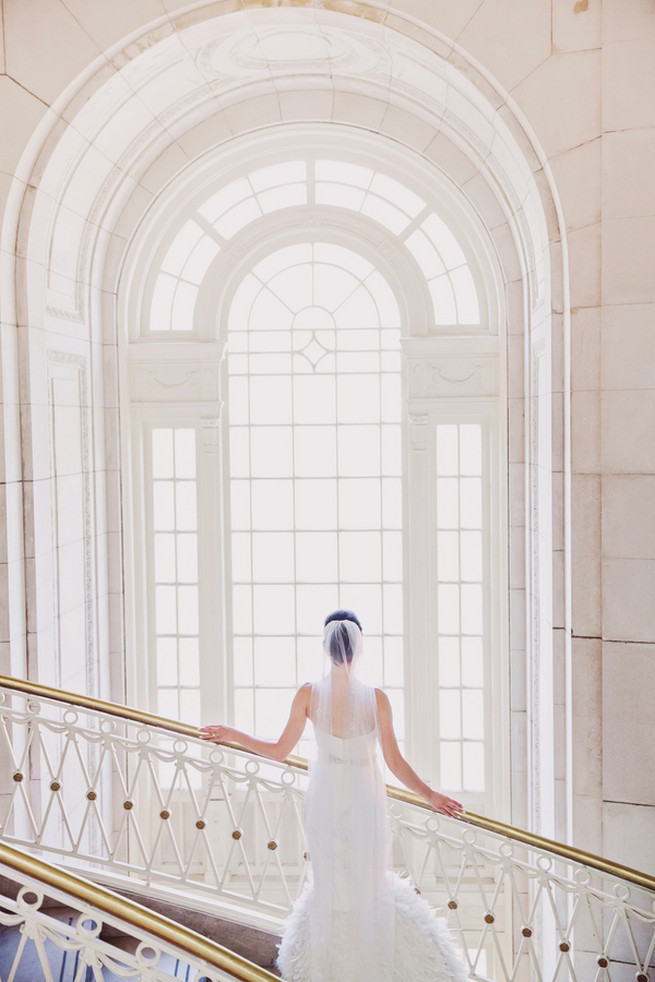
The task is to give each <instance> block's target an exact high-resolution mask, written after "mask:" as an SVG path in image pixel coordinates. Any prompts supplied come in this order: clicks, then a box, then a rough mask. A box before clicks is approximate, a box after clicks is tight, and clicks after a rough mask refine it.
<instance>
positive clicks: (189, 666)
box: [150, 427, 200, 723]
mask: <svg viewBox="0 0 655 982" xmlns="http://www.w3.org/2000/svg"><path fill="white" fill-rule="evenodd" d="M150 472H151V476H152V480H151V508H150V516H151V517H150V525H151V528H150V546H151V549H150V556H151V565H152V582H153V584H154V646H155V665H156V683H155V686H156V691H157V711H158V712H159V713H160V714H161V715H162V716H166V717H169V718H171V719H181V720H183V721H185V722H188V723H195V722H197V720H198V719H199V718H200V663H199V631H200V625H199V611H198V524H197V515H196V512H197V508H196V500H197V487H196V433H195V430H194V429H192V428H191V427H155V428H154V429H153V430H152V434H151V440H150Z"/></svg>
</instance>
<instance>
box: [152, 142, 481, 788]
mask: <svg viewBox="0 0 655 982" xmlns="http://www.w3.org/2000/svg"><path fill="white" fill-rule="evenodd" d="M390 170H393V168H390ZM398 174H399V172H398V170H397V169H396V171H395V172H394V174H393V175H392V174H391V173H385V172H384V169H382V168H379V167H375V166H373V165H368V164H367V161H366V158H363V159H362V161H361V162H355V161H350V160H348V159H337V158H332V157H329V155H327V154H325V153H323V154H322V155H321V154H320V153H316V155H310V154H304V155H302V159H301V158H300V156H299V155H296V156H295V157H291V158H290V159H289V160H287V161H282V162H277V163H272V164H270V165H269V166H266V167H263V168H262V167H259V168H253V169H252V170H251V171H250V172H244V170H243V168H241V170H240V173H239V175H238V176H232V177H229V176H228V178H227V179H225V181H224V183H223V184H222V186H219V187H218V189H217V185H216V184H214V186H213V187H212V188H210V189H208V191H207V192H205V193H204V195H200V194H198V193H196V196H195V199H194V201H193V203H191V204H187V206H186V207H185V209H184V211H181V212H180V213H179V215H178V218H177V220H176V222H174V223H173V224H171V225H170V233H169V236H168V240H167V241H165V243H163V244H162V245H160V246H159V250H158V253H157V255H158V257H159V258H158V260H157V261H156V263H155V265H154V267H152V268H151V272H150V274H149V278H148V281H147V282H148V283H149V290H150V292H149V293H148V292H147V291H146V295H145V296H146V299H145V308H144V310H145V314H146V318H145V323H144V325H143V330H142V334H141V337H142V338H143V339H150V340H152V341H155V340H162V341H166V342H168V343H170V342H179V343H181V344H182V343H188V342H192V341H194V339H198V340H200V339H202V338H205V339H207V338H209V337H210V336H211V318H212V317H213V318H214V321H215V322H216V321H217V320H218V321H219V324H218V334H219V336H220V337H221V338H222V339H223V340H224V341H225V342H226V355H225V358H224V361H223V366H222V372H223V382H222V385H223V393H222V398H223V400H224V407H223V410H222V416H221V421H220V432H221V445H222V452H221V453H220V454H218V455H217V457H216V459H217V460H219V461H220V467H219V471H217V476H216V481H217V482H218V485H220V487H221V493H220V496H219V498H216V496H214V497H212V495H210V494H208V493H206V492H203V481H204V478H203V476H202V475H203V473H206V472H207V467H208V466H209V465H208V463H207V460H206V459H205V458H204V455H203V454H202V452H201V445H200V439H199V435H200V430H199V428H198V427H199V425H200V423H199V420H195V421H194V420H193V419H190V418H189V411H188V410H184V412H183V413H182V416H181V417H180V418H179V420H177V421H176V420H175V417H174V414H173V415H171V412H170V407H168V409H167V415H166V420H165V423H163V422H157V418H160V417H157V414H156V413H155V417H156V418H154V419H152V420H151V421H150V422H149V423H146V422H144V423H143V424H142V425H143V426H145V429H144V431H143V432H144V434H145V439H144V443H143V447H144V457H145V465H144V466H145V474H146V477H147V478H148V480H149V481H150V491H149V495H150V502H151V506H152V507H151V508H150V506H148V512H147V527H148V535H149V537H150V544H149V550H148V553H147V554H148V556H150V557H151V558H150V559H149V561H148V563H149V568H150V573H149V574H148V577H147V578H146V579H147V580H148V587H147V589H148V591H149V593H150V596H149V599H148V606H149V609H150V610H151V612H152V613H151V626H150V629H149V638H148V647H149V649H150V651H151V656H150V657H151V664H152V666H153V668H152V669H151V675H150V679H151V681H150V685H151V691H152V692H153V694H155V696H156V701H157V706H158V709H159V711H160V712H162V713H163V714H164V715H167V716H174V717H176V716H180V717H181V718H183V719H188V720H193V719H196V718H198V716H199V709H198V707H199V706H200V707H201V705H202V698H203V684H204V683H203V679H204V678H205V675H206V671H207V669H206V665H205V662H206V660H207V659H208V658H209V659H211V658H213V657H215V651H216V645H217V644H224V645H225V651H224V652H223V654H222V657H223V664H224V665H225V676H224V677H225V679H226V681H227V683H228V688H227V691H228V692H229V701H228V704H227V706H226V711H227V712H228V713H230V715H231V718H232V719H233V721H234V723H235V725H236V726H237V727H240V728H242V729H244V730H247V731H253V730H254V731H255V732H257V733H260V734H262V735H270V734H273V733H275V732H276V730H278V729H279V727H280V726H281V725H282V724H283V722H284V719H285V717H286V712H287V710H288V706H289V703H290V700H291V698H292V695H293V692H294V691H295V689H296V687H297V686H298V685H299V684H301V683H302V682H304V681H307V680H309V679H312V678H314V677H315V676H316V674H317V671H319V670H320V651H319V650H318V649H317V633H318V631H319V629H320V625H321V623H322V618H323V617H324V615H325V613H326V612H327V611H328V610H329V609H331V608H334V607H337V606H340V605H345V606H349V607H352V608H353V609H355V610H357V611H358V612H359V613H360V614H361V615H362V618H363V619H364V622H365V623H364V627H365V638H366V653H367V657H366V660H365V666H366V668H365V672H366V676H367V680H368V681H371V682H374V683H375V684H380V685H382V686H384V688H385V690H386V691H387V692H388V694H389V696H390V698H391V701H392V705H393V709H394V717H395V723H396V727H397V730H398V732H399V734H400V736H401V738H404V737H405V736H408V734H405V733H404V709H405V700H406V698H407V682H408V675H407V658H408V631H407V628H408V624H407V612H408V586H407V570H408V556H410V554H411V550H412V549H413V548H414V547H413V546H412V543H411V542H410V541H409V539H410V537H411V535H410V531H409V529H408V527H407V515H408V509H412V510H413V512H414V513H415V514H417V515H418V514H421V515H423V516H424V521H425V527H424V528H422V529H421V530H420V534H421V536H422V537H424V538H425V539H426V541H427V542H428V543H429V550H428V552H429V560H428V561H429V564H430V568H431V571H432V572H431V573H430V578H429V580H428V581H426V582H425V583H423V584H422V589H424V590H425V589H429V590H430V591H431V593H430V595H427V594H426V597H425V603H426V608H425V609H426V612H428V613H429V611H430V610H433V611H436V620H434V621H433V622H431V623H434V632H433V636H432V638H431V639H430V640H429V646H428V650H425V651H420V652H418V655H417V657H419V658H421V659H423V660H424V662H425V666H426V674H425V679H426V684H428V685H430V686H431V689H432V691H433V692H434V704H435V706H436V705H438V707H439V709H438V713H435V714H434V718H433V719H432V720H431V721H430V724H429V725H430V727H432V728H433V729H432V730H431V733H430V734H428V739H430V740H432V742H433V745H435V746H438V748H439V749H438V752H437V753H436V756H435V758H434V759H435V764H434V768H435V773H436V772H437V771H438V775H437V776H438V777H439V778H440V780H441V782H442V784H443V786H444V787H446V788H447V789H450V790H452V791H458V792H465V793H466V792H470V793H472V794H474V795H475V794H482V793H483V792H484V790H485V787H486V786H487V785H488V782H489V778H488V774H487V767H488V764H489V760H488V759H486V758H485V753H484V746H485V744H484V741H485V734H487V732H488V727H489V725H490V716H491V709H490V703H489V698H490V694H489V693H490V690H489V679H490V677H491V674H492V667H491V662H490V658H491V649H492V647H493V645H492V632H491V630H490V623H489V610H490V605H491V604H492V603H493V602H494V601H493V599H492V596H491V594H492V592H493V590H494V584H493V580H492V578H491V576H490V572H489V571H490V569H491V568H492V562H493V561H494V556H493V549H492V536H491V526H490V501H491V500H492V498H493V500H495V501H499V500H500V498H499V497H498V494H497V490H498V489H496V490H494V487H493V481H492V478H491V469H492V464H491V462H492V460H493V458H494V454H495V453H497V451H498V447H499V446H500V444H498V443H497V440H498V439H499V436H498V432H499V431H497V429H496V428H495V424H493V422H492V421H493V418H494V413H495V412H496V408H494V407H497V405H498V404H497V402H495V401H493V402H487V403H484V404H483V402H481V401H480V400H478V401H477V403H476V404H475V407H474V411H472V410H471V405H470V403H469V404H468V407H467V408H466V410H464V406H465V402H464V401H462V400H461V399H460V402H459V403H458V402H457V400H456V399H455V400H454V401H453V399H450V400H449V401H448V404H447V406H446V411H445V415H443V414H442V415H440V413H442V407H443V406H444V405H445V404H444V403H440V402H439V401H438V400H437V401H435V400H434V399H433V400H432V401H431V402H430V401H428V402H425V401H423V402H420V400H419V402H418V403H417V402H416V400H414V402H412V400H411V398H410V397H411V392H410V389H411V386H412V385H414V384H415V383H414V382H412V381H411V378H410V376H409V375H406V377H405V381H404V382H403V373H404V372H405V369H404V367H403V366H404V359H405V349H404V343H405V342H404V340H403V339H413V335H414V336H417V335H416V329H415V324H414V322H413V317H414V315H413V314H412V310H413V309H416V310H418V309H419V308H418V306H417V296H418V295H419V294H420V295H421V297H422V298H423V299H422V300H421V303H423V305H424V306H423V309H424V310H427V309H429V310H430V314H429V317H428V320H429V322H430V323H429V324H428V325H427V328H426V327H422V328H421V329H420V330H419V331H418V336H420V335H422V336H423V337H424V338H425V339H426V341H430V343H432V342H431V339H430V335H432V336H433V337H434V339H435V340H437V341H439V343H443V342H444V340H446V341H447V339H448V338H451V339H453V340H452V344H453V345H454V347H453V349H452V350H453V351H455V352H456V351H457V350H458V349H457V345H465V344H467V343H469V342H470V340H471V338H474V337H481V336H483V335H485V334H486V335H487V337H489V335H490V334H491V335H493V334H494V333H496V329H495V327H493V326H492V327H490V325H489V324H488V323H487V320H486V312H485V311H484V310H483V308H482V307H481V304H480V300H479V290H478V288H477V286H476V279H475V277H476V276H478V275H479V274H477V273H474V269H475V268H476V267H475V266H474V265H472V263H471V256H470V249H469V248H468V247H466V246H465V245H464V242H465V239H464V238H462V239H460V238H459V237H458V235H457V234H455V232H454V231H453V226H452V225H451V224H449V223H447V222H446V221H445V220H444V217H442V215H441V214H439V213H438V210H437V207H436V206H435V203H434V202H432V201H430V200H429V198H430V195H429V193H428V192H426V191H425V186H424V185H421V183H420V182H416V183H415V184H413V185H412V187H411V188H410V187H409V186H407V184H409V183H412V182H411V181H408V182H406V183H404V182H403V181H402V180H400V179H399V176H398ZM326 216H328V217H329V220H326ZM280 221H283V223H284V224H283V225H282V226H281V225H280V224H279V223H280ZM276 222H277V223H278V224H277V225H276V224H275V223H276ZM252 229H257V233H256V238H253V231H252ZM280 229H282V231H281V232H280ZM326 231H327V232H328V233H329V234H326ZM244 236H250V238H248V239H247V241H249V242H254V241H256V242H257V248H256V249H255V250H253V252H252V258H251V259H248V258H245V260H244V256H246V257H248V252H249V249H248V248H247V247H246V246H244V245H243V244H241V243H242V242H244V241H246V239H244ZM367 236H368V242H366V237H367ZM383 244H384V246H383ZM385 250H386V258H384V257H385ZM389 250H392V251H393V250H397V252H396V253H394V254H395V255H397V256H400V257H402V262H403V263H404V264H405V267H404V268H405V269H407V270H410V273H411V275H410V277H409V279H410V280H411V277H414V279H413V281H412V282H408V283H405V282H404V281H403V279H402V276H401V275H399V274H398V275H396V274H397V270H395V269H393V261H392V260H390V259H389V257H390V255H391V254H392V252H390V251H389ZM236 270H239V272H238V275H235V271H236ZM392 270H393V272H392ZM217 271H218V272H217ZM394 275H395V277H396V278H395V279H394ZM223 280H224V281H225V284H226V288H225V289H224V290H223V293H222V294H221V295H220V296H219V295H218V294H217V292H216V288H215V283H219V285H220V283H221V282H222V281H223ZM228 283H229V288H227V284H228ZM211 289H213V290H214V292H213V293H211ZM403 291H404V295H403ZM219 292H220V291H219ZM208 296H211V297H213V298H214V299H213V300H211V301H208V300H207V297H208ZM212 305H213V306H212ZM217 309H220V311H221V313H220V316H218V317H217V313H216V311H217ZM208 318H209V319H208ZM426 335H427V336H426ZM418 336H417V338H418ZM460 338H461V339H463V340H462V341H460V340H459V339H460ZM448 343H450V342H448ZM142 350H143V349H142ZM153 350H155V349H153ZM407 350H408V351H409V350H410V349H407ZM425 350H426V352H427V351H428V349H425ZM461 350H464V348H463V347H462V349H461ZM469 350H470V349H467V355H466V357H469V355H468V351H469ZM422 358H423V361H422V362H420V363H417V362H413V363H412V364H413V365H414V369H413V371H414V372H416V371H419V375H414V376H412V378H414V379H416V378H427V379H429V378H434V377H435V376H434V370H433V369H431V368H430V367H429V359H428V355H427V354H426V355H424V356H422ZM417 364H418V368H416V365H417ZM458 364H460V365H461V362H460V363H458ZM473 368H474V371H475V370H477V369H475V366H473ZM408 371H409V369H408ZM430 372H432V373H433V374H432V375H430V374H429V373H430ZM426 373H427V374H426ZM458 374H459V375H462V376H463V377H464V378H465V379H466V378H467V377H468V375H469V374H471V373H470V372H469V370H468V369H467V370H466V371H464V370H463V369H462V368H460V367H457V370H456V372H455V375H458ZM455 381H456V380H455ZM457 394H458V393H456V395H457ZM410 403H412V404H411V406H410ZM417 406H418V408H417ZM417 412H418V414H419V415H418V416H413V417H412V418H417V419H419V421H420V420H422V419H424V420H425V421H426V422H427V424H428V430H429V433H430V434H431V435H430V442H429V446H430V447H431V449H430V450H429V452H428V457H427V458H426V459H428V460H429V461H430V474H431V477H429V479H428V480H429V485H430V488H431V490H429V492H428V493H427V494H426V493H425V492H422V491H420V490H419V489H418V485H417V484H416V477H415V476H414V477H413V476H412V474H413V471H412V466H413V465H412V464H411V460H413V459H416V460H417V461H418V460H420V459H422V458H421V457H420V455H419V457H416V458H414V457H412V454H414V455H415V454H416V451H415V450H413V449H411V448H410V449H408V447H407V446H406V442H407V433H408V430H407V426H408V423H409V417H410V416H411V414H412V413H413V414H416V413H417ZM490 421H491V422H490ZM494 441H496V442H494ZM203 460H204V461H205V462H204V463H203ZM408 461H409V462H410V463H409V465H408ZM203 468H204V470H203ZM148 475H149V477H148ZM494 496H495V497H494ZM217 502H218V504H217ZM150 512H151V514H150ZM196 512H197V516H196ZM217 513H218V514H217ZM212 520H216V521H217V522H218V525H219V526H220V528H221V529H222V531H221V532H220V535H219V539H218V540H217V541H220V542H221V543H222V545H221V551H222V558H221V559H220V562H219V560H218V559H217V560H216V561H215V562H214V564H213V567H212V563H209V564H207V563H205V564H204V565H203V562H202V561H201V559H199V558H198V557H199V554H198V551H197V550H198V535H199V531H200V530H201V529H202V528H203V527H205V525H206V524H207V522H208V521H212ZM411 534H413V535H416V534H417V532H416V531H414V532H413V533H411ZM218 564H222V566H223V568H224V571H225V575H224V581H222V583H223V585H222V586H220V587H218V586H217V583H218V581H217V580H216V576H215V569H216V567H217V565H218ZM217 590H218V591H219V592H220V594H221V596H220V597H219V607H220V610H221V613H220V614H219V615H218V616H219V618H220V620H221V623H222V624H224V625H225V632H224V636H223V638H224V640H223V641H220V642H216V644H213V646H212V645H207V644H206V642H203V637H205V638H206V637H207V635H206V633H205V634H203V618H204V617H205V614H204V613H203V611H206V610H208V609H215V608H216V598H217ZM429 616H430V617H432V616H433V615H432V614H429ZM203 643H205V647H204V648H203ZM203 651H204V654H203ZM201 712H202V710H201V709H200V713H201ZM299 749H300V752H301V753H303V752H305V751H306V750H307V744H305V745H302V744H301V746H300V748H299Z"/></svg>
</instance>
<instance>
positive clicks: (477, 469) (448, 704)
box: [436, 423, 489, 792]
mask: <svg viewBox="0 0 655 982" xmlns="http://www.w3.org/2000/svg"><path fill="white" fill-rule="evenodd" d="M436 441H437V446H436V465H437V474H436V486H437V499H436V500H437V515H436V518H437V522H436V524H437V598H436V599H437V616H438V625H439V628H438V630H439V637H438V645H439V724H440V725H439V730H440V757H441V779H442V783H443V785H444V787H446V788H447V789H448V790H450V791H470V792H480V791H484V790H485V772H484V735H485V733H484V728H485V716H486V713H485V702H484V683H485V680H484V667H483V666H484V662H485V657H484V655H485V643H486V635H485V630H486V627H485V623H484V604H483V598H484V593H485V591H486V590H488V589H489V585H488V583H487V582H486V577H485V575H484V569H485V564H484V552H485V541H486V539H485V537H486V535H488V530H487V529H486V527H485V521H484V516H483V507H482V500H483V492H484V482H483V467H484V457H483V452H482V426H481V425H480V424H479V423H440V424H437V426H436Z"/></svg>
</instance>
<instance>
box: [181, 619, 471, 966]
mask: <svg viewBox="0 0 655 982" xmlns="http://www.w3.org/2000/svg"><path fill="white" fill-rule="evenodd" d="M323 647H324V650H325V652H326V655H327V656H329V663H328V664H329V668H328V670H327V671H326V674H325V675H324V677H323V678H322V679H321V680H320V681H319V682H316V683H314V684H306V685H303V686H301V688H300V689H299V690H298V692H297V693H296V695H295V697H294V700H293V703H292V705H291V712H290V715H289V720H288V722H287V725H286V726H285V728H284V730H283V732H282V735H281V736H280V738H279V740H277V741H276V742H268V741H264V740H257V739H255V738H254V737H251V736H248V735H247V734H246V733H242V732H241V731H240V730H235V729H233V728H232V727H229V726H216V725H213V726H205V727H202V729H201V730H200V734H201V736H202V738H203V739H204V740H210V741H222V740H225V741H232V742H235V743H239V744H240V745H241V746H243V747H245V748H246V749H247V750H250V751H252V752H253V753H256V754H261V755H263V756H265V757H272V758H273V759H274V760H284V759H285V758H286V757H287V756H288V755H289V753H290V752H291V751H292V750H293V748H294V747H295V745H296V743H297V742H298V740H299V739H300V737H301V736H302V734H303V731H304V729H305V724H306V722H307V720H308V719H310V720H311V721H312V723H313V726H314V732H315V736H316V743H317V746H318V757H317V760H316V762H315V764H314V765H313V768H312V772H311V778H310V782H309V786H308V788H307V795H306V800H305V831H306V835H307V843H308V846H309V859H310V863H311V878H310V880H309V882H308V884H307V886H306V888H305V890H304V891H303V893H302V894H301V896H300V897H299V899H298V900H297V901H296V904H295V905H294V908H293V911H292V913H291V915H290V917H289V919H288V920H287V923H286V926H285V931H284V934H283V937H282V942H281V944H280V950H279V956H278V968H279V969H280V972H281V973H282V977H283V979H286V980H287V982H384V980H387V982H464V980H465V979H466V978H467V973H466V970H465V969H464V966H463V964H462V962H461V960H460V958H459V956H458V954H457V952H456V951H455V948H454V946H453V943H452V941H451V940H450V936H449V933H448V930H447V928H446V924H445V921H444V920H442V919H439V918H437V917H435V916H434V914H433V912H432V910H431V909H430V907H429V906H428V905H427V903H426V902H425V901H424V900H423V899H422V898H421V897H419V896H417V894H416V891H415V890H414V889H413V887H412V886H411V884H410V883H409V881H408V880H407V879H404V878H401V877H399V876H397V875H395V874H392V873H390V872H389V871H388V869H387V864H388V849H389V835H388V822H387V802H386V794H385V788H384V783H383V780H382V774H381V772H380V769H379V767H378V764H377V745H378V743H379V744H380V746H381V747H382V754H383V756H384V759H385V761H386V763H387V766H388V767H389V769H390V770H391V771H392V772H393V774H394V775H395V776H396V777H397V778H398V780H399V781H401V782H402V783H403V784H404V785H405V786H406V787H408V788H409V789H410V790H411V791H415V792H416V793H417V794H419V795H420V796H421V797H422V798H424V799H425V801H427V802H428V804H429V805H431V806H432V807H433V808H434V809H435V810H436V811H438V812H441V814H443V815H449V816H452V817H457V816H458V815H460V814H461V812H462V806H461V805H460V804H459V802H457V801H454V800H453V799H452V798H448V797H447V796H446V795H444V794H440V793H439V792H438V791H434V790H432V788H430V787H429V786H428V785H427V784H425V782H424V781H422V780H421V779H420V777H419V776H418V774H416V772H415V771H414V770H413V769H412V768H411V767H410V765H409V764H408V763H407V761H406V760H405V758H404V757H403V756H402V754H401V753H400V750H399V748H398V743H397V741H396V736H395V733H394V729H393V721H392V715H391V706H390V704H389V699H388V698H387V696H386V695H385V694H384V692H382V691H381V690H380V689H371V688H369V687H368V686H365V685H363V684H362V683H361V682H359V681H358V679H357V676H356V666H357V661H358V659H359V656H360V654H361V651H362V627H361V624H360V622H359V620H358V619H357V617H356V616H355V614H353V613H352V611H348V610H338V611H335V612H334V613H333V614H330V615H329V616H328V617H327V618H326V621H325V628H324V634H323Z"/></svg>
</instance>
